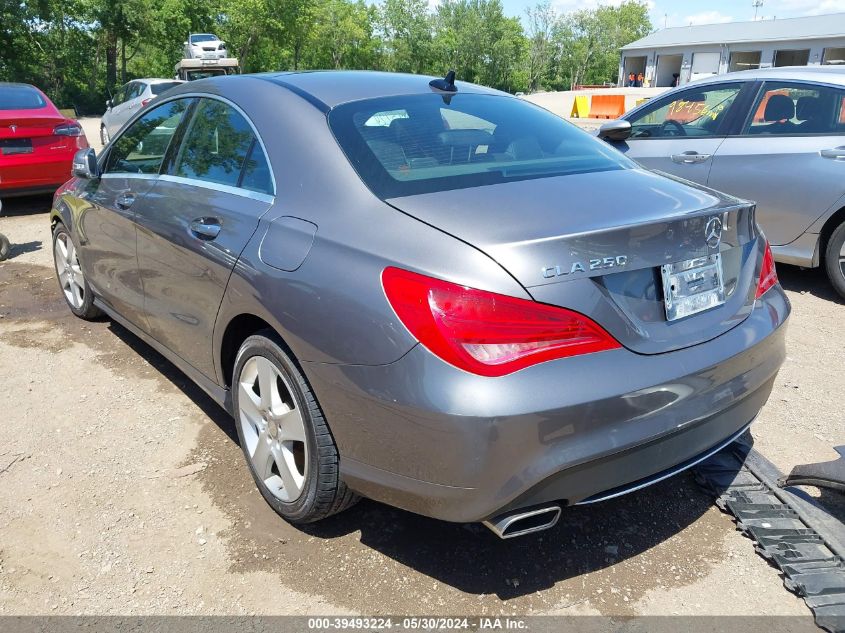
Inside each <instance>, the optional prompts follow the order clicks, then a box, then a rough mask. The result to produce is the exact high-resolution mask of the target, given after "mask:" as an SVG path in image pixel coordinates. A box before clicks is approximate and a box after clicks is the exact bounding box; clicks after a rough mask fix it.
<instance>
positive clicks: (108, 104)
mask: <svg viewBox="0 0 845 633" xmlns="http://www.w3.org/2000/svg"><path fill="white" fill-rule="evenodd" d="M111 107H112V100H111V99H106V110H111Z"/></svg>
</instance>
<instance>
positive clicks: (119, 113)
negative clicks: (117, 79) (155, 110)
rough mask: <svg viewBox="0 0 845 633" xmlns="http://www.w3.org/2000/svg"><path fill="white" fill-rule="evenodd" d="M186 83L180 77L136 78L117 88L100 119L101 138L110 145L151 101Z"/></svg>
mask: <svg viewBox="0 0 845 633" xmlns="http://www.w3.org/2000/svg"><path fill="white" fill-rule="evenodd" d="M181 83H185V82H183V81H181V80H179V79H135V80H134V81H130V82H129V83H126V84H124V85H122V86H121V87H120V88H118V89H117V90H115V92H114V95H112V98H111V99H109V100H108V101H106V112H105V114H103V117H102V119H101V120H100V140H101V141H102V142H103V145H104V146H105V145H108V144H109V141H110V140H111V137H112V136H114V134H115V133H116V132H117V131H118V130H119V129H120V128H121V127H122V126H123V124H124V123H126V122H127V121H128V120H129V119H131V118H132V116H133V115H134V114H136V113H137V112H138V111H139V110H141V108H143V107H144V106H145V105H147V104H148V103H149V102H150V101H152V100H153V99H155V98H156V97H158V96H159V95H162V94H164V93H165V92H167V91H168V90H170V89H171V88H173V87H175V86H178V85H179V84H181Z"/></svg>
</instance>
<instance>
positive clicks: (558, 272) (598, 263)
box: [541, 255, 628, 279]
mask: <svg viewBox="0 0 845 633" xmlns="http://www.w3.org/2000/svg"><path fill="white" fill-rule="evenodd" d="M627 263H628V256H627V255H616V256H615V257H602V258H600V259H591V260H590V261H589V262H588V263H587V265H584V263H583V262H572V265H571V266H570V267H569V268H564V267H563V266H559V265H558V266H547V267H546V268H543V269H541V272H542V273H543V277H545V278H546V279H551V278H553V277H565V276H566V275H571V274H573V273H585V272H587V270H604V269H606V268H622V267H623V266H625V265H626V264H627Z"/></svg>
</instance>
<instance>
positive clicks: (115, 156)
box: [104, 99, 193, 174]
mask: <svg viewBox="0 0 845 633" xmlns="http://www.w3.org/2000/svg"><path fill="white" fill-rule="evenodd" d="M192 101H193V99H176V100H175V101H169V102H167V103H164V104H162V105H160V106H158V107H157V108H153V109H152V110H150V111H149V112H147V113H146V114H145V115H144V116H142V117H141V118H140V119H138V120H137V121H135V122H134V123H133V124H132V125H130V126H129V127H128V128H127V129H126V130H125V131H124V132H123V134H121V135H120V136H119V137H118V138H117V139H115V141H114V143H112V147H111V149H110V150H109V155H108V158H107V159H106V165H105V170H104V172H105V173H107V174H108V173H134V174H158V173H159V170H160V169H161V164H162V161H163V160H164V156H165V153H166V152H167V148H168V146H169V145H170V140H171V139H172V138H173V135H174V134H175V133H176V129H177V128H178V127H179V123H180V122H181V121H182V117H183V116H184V115H185V112H186V111H187V109H188V106H189V105H190V104H191V102H192Z"/></svg>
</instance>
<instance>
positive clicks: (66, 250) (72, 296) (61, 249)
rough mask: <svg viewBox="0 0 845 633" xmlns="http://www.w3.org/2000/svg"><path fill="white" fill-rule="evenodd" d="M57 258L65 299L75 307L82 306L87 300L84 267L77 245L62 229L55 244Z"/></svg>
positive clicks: (60, 282) (57, 270)
mask: <svg viewBox="0 0 845 633" xmlns="http://www.w3.org/2000/svg"><path fill="white" fill-rule="evenodd" d="M54 251H55V252H54V255H55V258H56V272H57V273H58V275H59V284H60V285H61V287H62V292H64V293H65V299H67V302H68V303H69V304H70V305H71V306H72V307H73V308H75V309H77V310H79V309H81V308H82V304H83V302H84V301H85V277H84V275H83V274H82V267H81V266H80V265H79V257H78V256H77V253H76V247H75V246H74V245H73V240H71V239H70V235H68V234H67V233H66V232H64V231H62V232H61V233H59V235H58V236H57V237H56V244H55V246H54Z"/></svg>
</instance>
